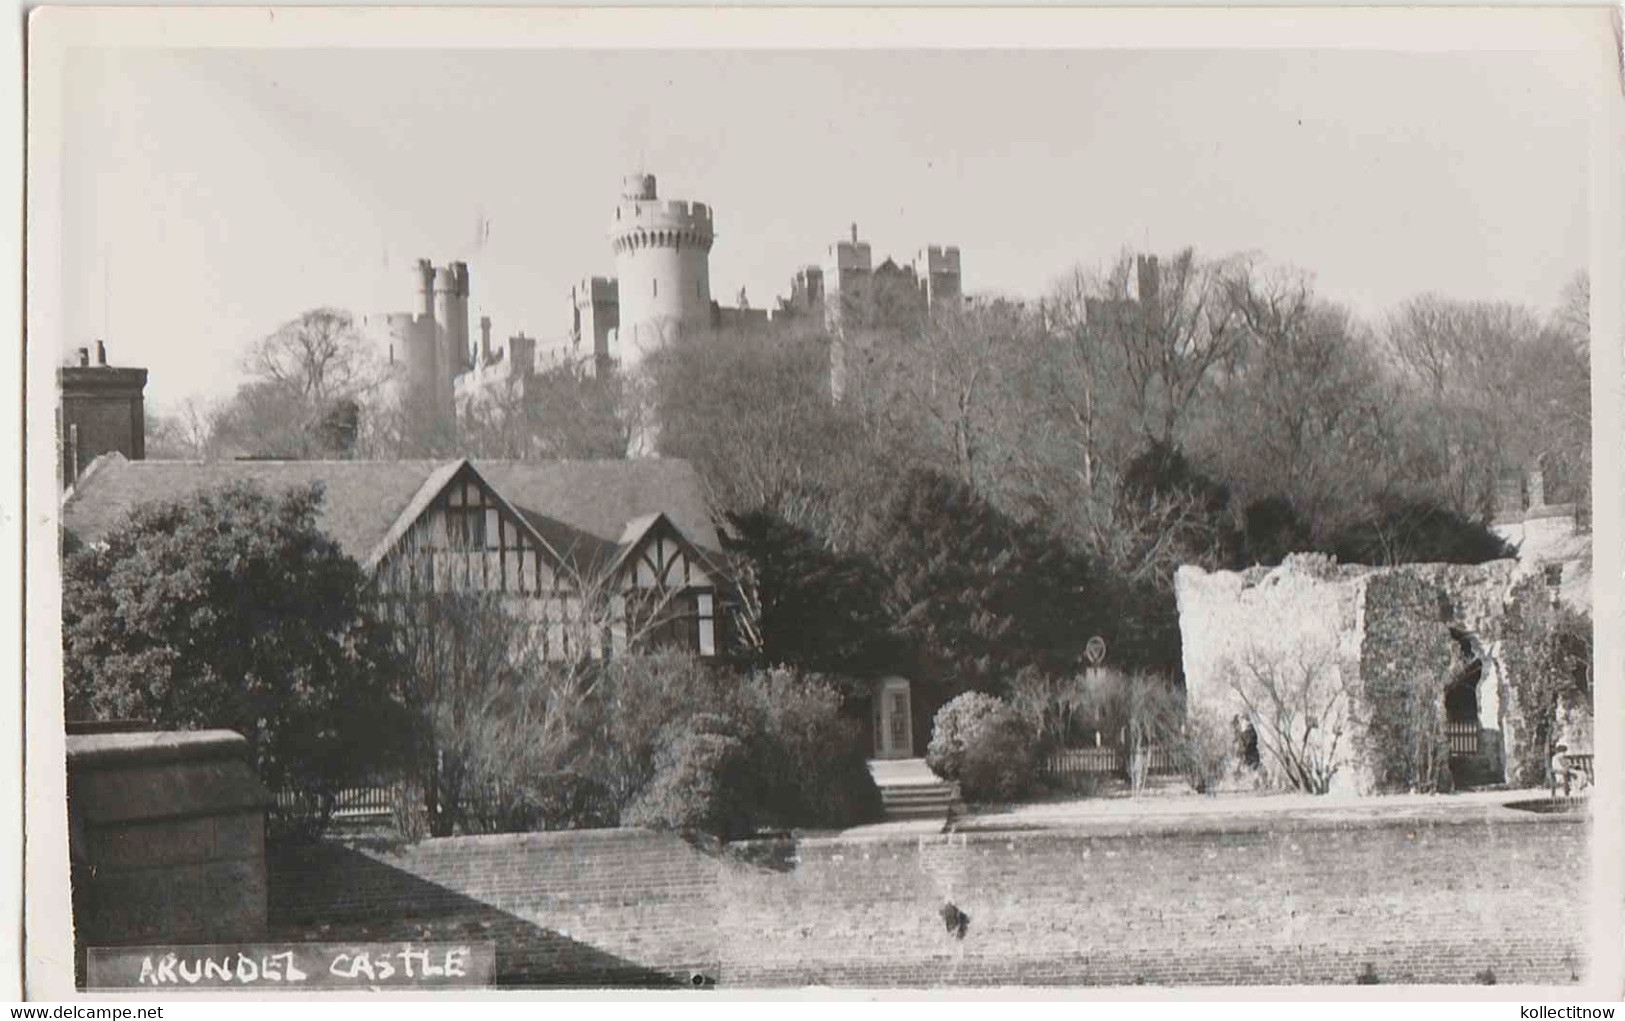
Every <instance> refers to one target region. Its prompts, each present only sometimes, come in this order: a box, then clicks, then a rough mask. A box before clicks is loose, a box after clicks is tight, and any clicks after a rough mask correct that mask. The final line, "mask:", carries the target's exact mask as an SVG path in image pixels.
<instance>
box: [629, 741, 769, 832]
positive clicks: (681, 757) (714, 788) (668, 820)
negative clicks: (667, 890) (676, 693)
mask: <svg viewBox="0 0 1625 1021" xmlns="http://www.w3.org/2000/svg"><path fill="white" fill-rule="evenodd" d="M729 729H730V721H728V720H726V719H724V718H722V717H719V716H715V715H712V714H697V715H695V716H693V717H691V718H690V719H688V720H685V721H683V722H681V723H676V724H673V725H672V726H670V727H669V728H667V729H666V730H665V731H664V732H663V733H662V735H661V740H660V750H659V752H658V753H657V754H656V756H655V769H654V776H653V778H652V779H650V781H649V783H648V784H647V786H645V787H644V789H643V790H642V791H641V792H640V793H639V794H638V796H637V798H636V799H635V800H634V801H633V802H632V804H631V805H630V806H628V808H627V810H626V811H625V812H624V813H622V816H621V822H622V824H624V825H630V826H647V827H650V828H652V829H666V830H678V831H682V832H690V833H705V834H709V835H711V836H715V837H719V838H722V839H727V838H729V837H732V836H739V835H743V834H747V833H749V832H750V831H751V830H752V829H753V828H754V820H753V819H752V817H751V811H750V805H749V801H748V798H746V797H745V796H744V795H745V792H746V791H747V789H748V787H747V785H748V783H749V771H750V756H749V753H748V750H747V748H746V746H745V743H744V742H742V741H741V740H740V739H739V738H738V737H737V736H735V735H734V734H731V733H728V730H729Z"/></svg>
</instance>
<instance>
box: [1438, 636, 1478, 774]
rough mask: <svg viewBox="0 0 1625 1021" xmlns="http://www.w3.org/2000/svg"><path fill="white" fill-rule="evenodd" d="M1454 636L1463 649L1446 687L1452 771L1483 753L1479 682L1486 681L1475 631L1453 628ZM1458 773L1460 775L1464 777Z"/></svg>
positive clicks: (1445, 721)
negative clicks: (1473, 635)
mask: <svg viewBox="0 0 1625 1021" xmlns="http://www.w3.org/2000/svg"><path fill="white" fill-rule="evenodd" d="M1450 637H1451V638H1452V639H1454V640H1455V642H1456V645H1457V646H1458V647H1459V648H1460V650H1461V656H1460V659H1459V660H1458V666H1457V667H1456V670H1455V673H1454V676H1453V677H1452V678H1451V679H1450V683H1449V684H1448V685H1446V686H1445V689H1444V731H1445V738H1446V740H1447V741H1448V742H1449V744H1450V761H1451V766H1452V771H1453V772H1455V771H1457V767H1460V766H1464V765H1465V760H1468V759H1473V758H1475V757H1477V756H1478V753H1479V747H1478V744H1479V722H1478V721H1479V718H1480V716H1479V686H1480V685H1481V684H1482V683H1483V681H1484V659H1483V656H1482V654H1481V652H1480V650H1479V648H1478V643H1477V642H1475V641H1474V640H1473V638H1472V636H1471V635H1469V634H1468V633H1467V632H1465V631H1463V630H1461V629H1460V628H1454V627H1453V628H1451V629H1450ZM1464 778H1465V774H1463V777H1458V780H1459V779H1464Z"/></svg>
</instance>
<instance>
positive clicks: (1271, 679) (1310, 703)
mask: <svg viewBox="0 0 1625 1021" xmlns="http://www.w3.org/2000/svg"><path fill="white" fill-rule="evenodd" d="M1225 673H1226V675H1227V678H1228V681H1229V686H1230V689H1231V691H1233V692H1234V693H1235V694H1236V696H1237V697H1238V698H1239V699H1240V700H1241V702H1242V704H1243V705H1244V706H1245V707H1246V709H1247V715H1248V717H1249V718H1250V720H1251V722H1252V724H1253V728H1254V730H1255V731H1256V732H1257V734H1258V747H1259V750H1260V752H1261V753H1262V755H1263V758H1264V760H1265V763H1264V764H1265V769H1266V772H1268V773H1273V774H1275V775H1276V776H1277V777H1279V778H1281V779H1284V780H1285V781H1286V782H1287V783H1289V784H1291V785H1292V786H1294V787H1296V788H1297V789H1299V790H1301V791H1304V792H1306V793H1309V794H1325V793H1326V792H1327V791H1328V790H1330V789H1331V783H1332V779H1333V777H1335V776H1336V775H1337V772H1338V769H1339V768H1340V767H1341V766H1342V758H1341V756H1340V754H1339V749H1340V746H1341V745H1342V743H1343V739H1344V737H1345V736H1347V732H1348V729H1349V723H1350V713H1351V700H1350V696H1349V692H1348V691H1347V689H1346V681H1345V679H1344V677H1343V671H1342V670H1341V668H1340V667H1339V664H1338V662H1337V658H1336V655H1335V652H1334V650H1332V649H1330V648H1322V647H1304V648H1298V649H1293V650H1275V651H1264V650H1261V649H1253V650H1250V651H1249V652H1247V653H1245V654H1244V655H1242V656H1241V657H1239V658H1238V659H1237V660H1235V661H1232V662H1231V663H1229V664H1228V665H1227V667H1226V670H1225Z"/></svg>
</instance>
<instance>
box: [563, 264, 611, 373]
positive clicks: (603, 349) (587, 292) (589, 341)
mask: <svg viewBox="0 0 1625 1021" xmlns="http://www.w3.org/2000/svg"><path fill="white" fill-rule="evenodd" d="M570 324H571V325H570V339H571V342H572V344H573V345H574V346H575V352H574V353H575V356H576V357H577V358H580V357H583V356H585V355H588V354H590V355H591V356H592V361H591V365H592V367H593V372H594V373H595V374H598V375H602V374H604V373H605V372H607V371H609V366H610V361H611V358H612V356H611V354H610V337H612V336H614V335H615V333H616V331H617V329H618V328H619V326H620V291H619V287H618V286H617V283H616V281H614V280H611V279H608V278H606V277H588V278H587V279H585V280H583V281H581V282H580V283H578V284H576V285H575V286H573V287H571V288H570ZM583 348H585V350H583Z"/></svg>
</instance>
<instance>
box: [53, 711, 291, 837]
mask: <svg viewBox="0 0 1625 1021" xmlns="http://www.w3.org/2000/svg"><path fill="white" fill-rule="evenodd" d="M67 744H68V756H67V758H68V804H69V808H70V809H71V810H72V812H73V813H74V814H75V815H76V816H77V817H78V818H79V819H80V820H81V821H82V822H83V823H84V824H85V825H87V826H105V825H116V824H130V823H140V822H158V821H160V820H173V819H181V818H189V817H196V816H206V815H229V814H234V813H240V812H262V811H264V810H265V809H267V808H269V807H270V806H271V805H272V804H273V803H274V799H273V798H272V796H271V792H270V791H269V790H267V789H266V787H265V785H264V784H263V783H261V782H260V779H259V777H258V775H256V774H255V772H254V768H253V766H252V764H251V763H250V761H249V759H250V747H249V744H248V740H247V739H246V738H244V737H243V736H242V735H240V734H237V733H235V732H233V731H229V730H203V731H175V730H168V731H156V732H151V733H133V734H132V733H123V734H83V735H74V736H70V737H69V738H68V739H67Z"/></svg>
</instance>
